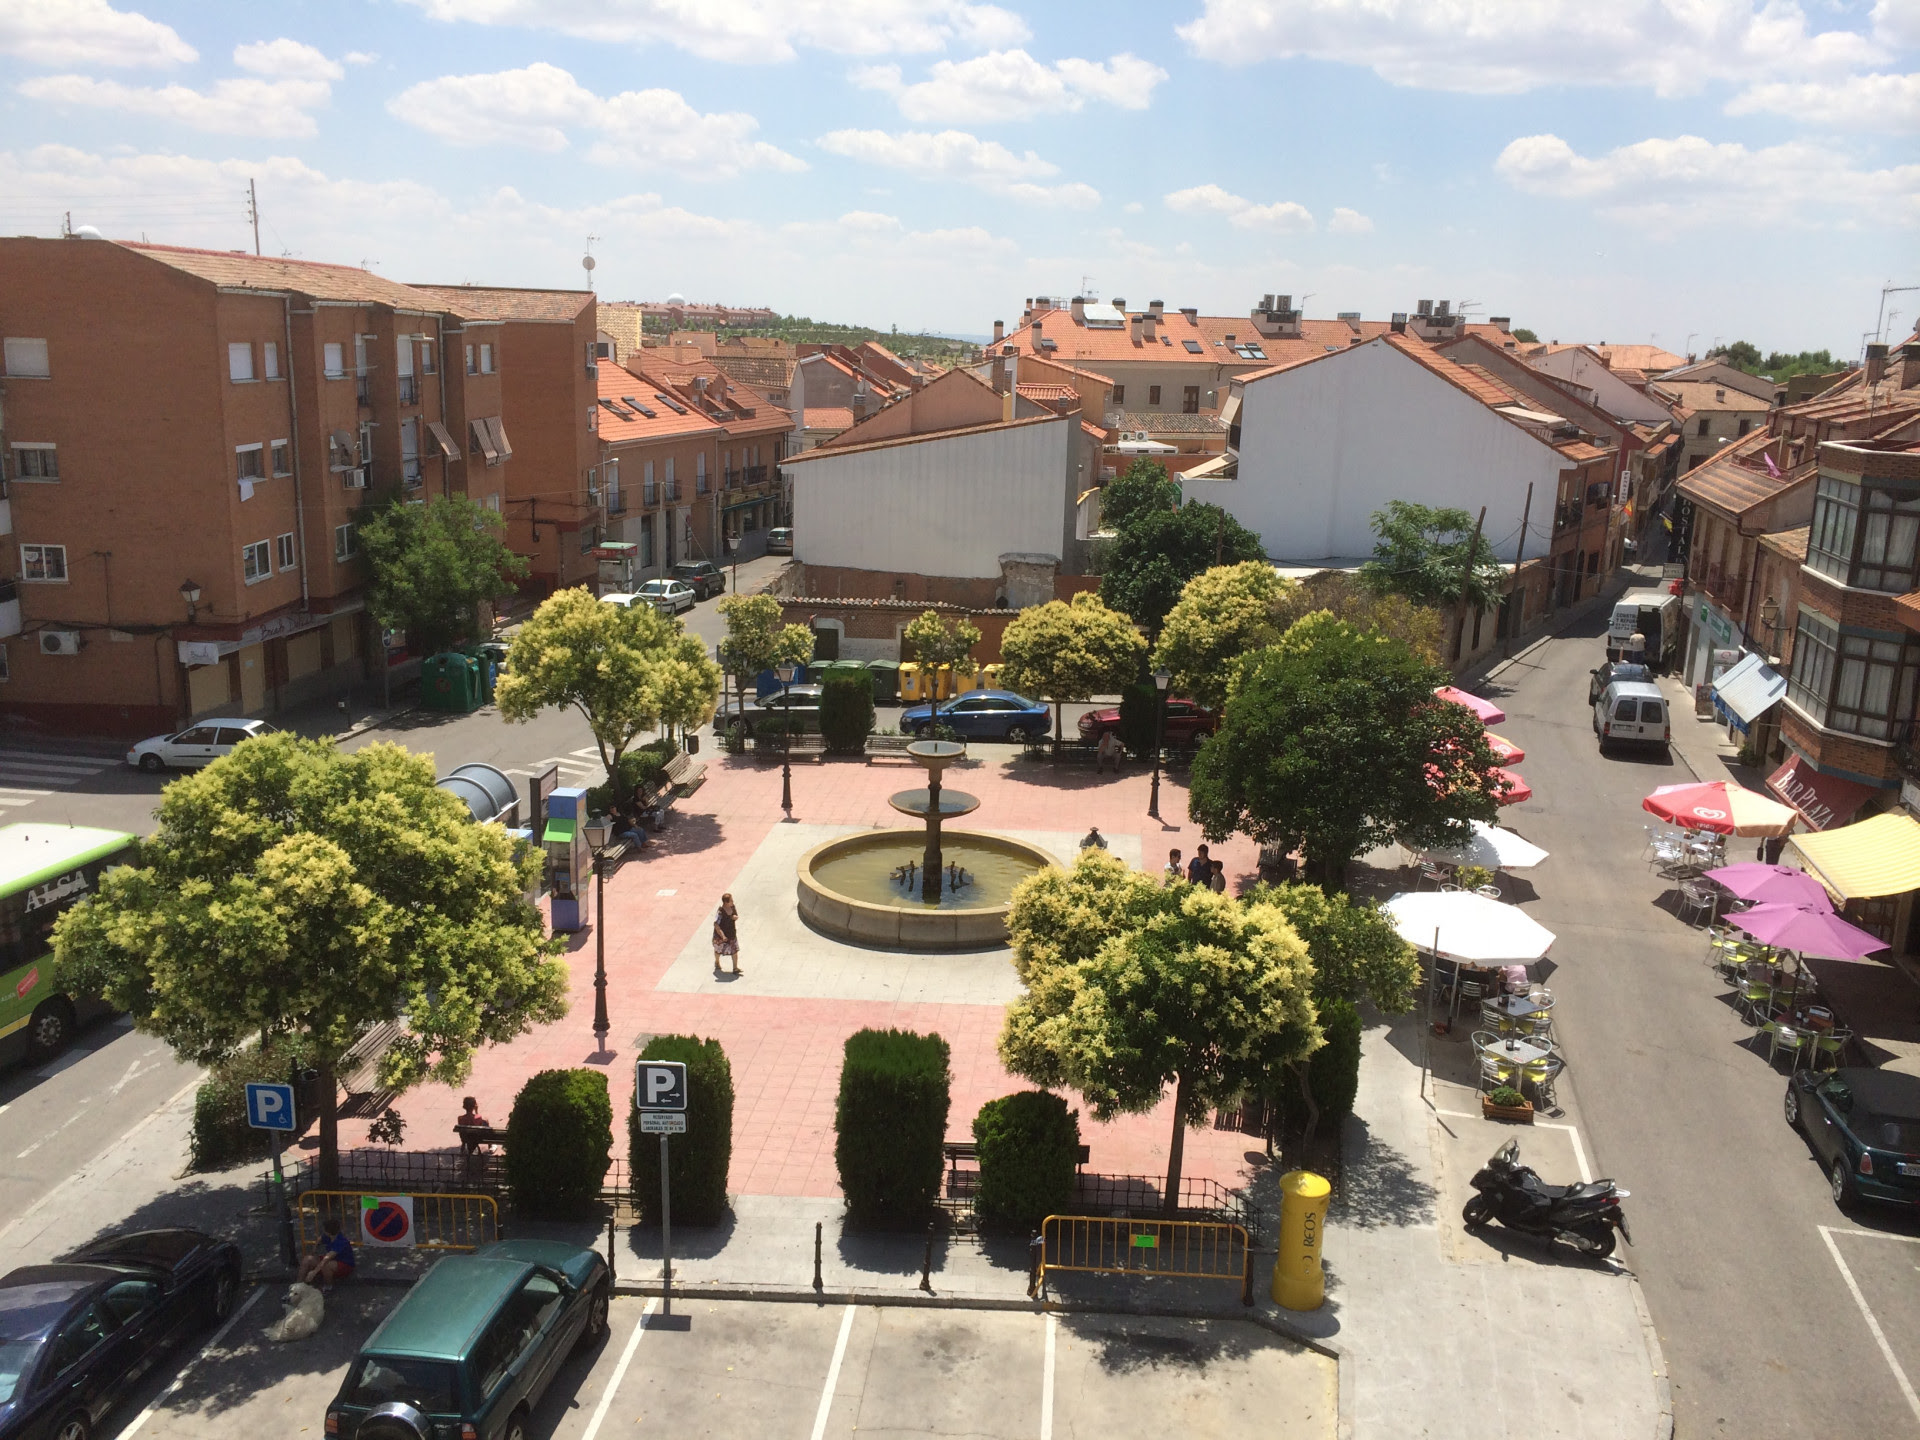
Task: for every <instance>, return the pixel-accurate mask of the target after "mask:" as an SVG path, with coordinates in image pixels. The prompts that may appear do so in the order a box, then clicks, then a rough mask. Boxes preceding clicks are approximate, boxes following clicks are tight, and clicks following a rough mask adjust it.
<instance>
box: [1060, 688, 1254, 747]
mask: <svg viewBox="0 0 1920 1440" xmlns="http://www.w3.org/2000/svg"><path fill="white" fill-rule="evenodd" d="M1165 725H1166V729H1165V731H1164V732H1163V733H1164V735H1165V738H1166V743H1167V744H1169V745H1173V746H1176V747H1190V746H1193V745H1196V744H1198V743H1199V741H1200V737H1201V736H1202V735H1211V734H1212V733H1213V732H1214V731H1215V730H1216V729H1218V728H1219V725H1220V719H1219V717H1218V716H1216V715H1215V714H1214V713H1213V712H1212V711H1211V710H1209V709H1207V708H1206V707H1205V706H1204V705H1196V704H1194V703H1193V701H1191V700H1181V699H1178V698H1170V699H1169V700H1168V701H1167V714H1166V721H1165ZM1109 730H1111V731H1113V732H1115V733H1116V734H1117V733H1118V732H1119V730H1120V712H1119V710H1118V709H1114V710H1089V711H1088V712H1087V713H1086V714H1084V715H1082V716H1081V717H1080V738H1081V739H1082V740H1085V741H1087V742H1088V743H1089V744H1094V743H1097V742H1098V741H1099V739H1100V737H1101V736H1102V735H1104V734H1106V733H1107V732H1108V731H1109Z"/></svg>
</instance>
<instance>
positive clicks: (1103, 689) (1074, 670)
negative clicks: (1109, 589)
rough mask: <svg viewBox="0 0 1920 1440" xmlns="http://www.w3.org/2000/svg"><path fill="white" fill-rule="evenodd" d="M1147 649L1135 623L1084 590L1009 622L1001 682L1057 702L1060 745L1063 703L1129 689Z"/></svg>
mask: <svg viewBox="0 0 1920 1440" xmlns="http://www.w3.org/2000/svg"><path fill="white" fill-rule="evenodd" d="M1146 648H1147V642H1146V641H1144V640H1142V639H1141V638H1140V632H1139V631H1138V630H1136V629H1134V627H1133V622H1132V621H1131V620H1129V619H1128V618H1127V617H1126V616H1125V615H1123V614H1121V613H1120V612H1119V611H1117V610H1109V609H1108V608H1107V607H1106V606H1105V605H1103V604H1101V603H1100V597H1099V596H1098V595H1095V594H1094V593H1093V592H1092V591H1091V590H1082V591H1081V592H1080V593H1079V594H1078V595H1076V596H1074V597H1073V599H1072V601H1070V602H1069V601H1066V600H1049V601H1048V602H1047V603H1046V604H1044V605H1033V606H1029V607H1028V608H1027V609H1025V610H1022V611H1021V612H1020V613H1019V614H1018V615H1016V616H1015V617H1014V618H1013V619H1012V620H1011V621H1010V622H1009V623H1008V625H1007V629H1006V633H1005V634H1004V635H1002V636H1001V637H1000V664H1001V670H1000V678H1001V680H1002V681H1003V682H1004V683H1005V684H1006V686H1007V688H1008V689H1010V690H1019V691H1023V692H1024V693H1026V694H1029V695H1037V696H1040V697H1042V698H1044V699H1047V700H1051V701H1052V702H1053V738H1054V740H1055V741H1056V742H1057V741H1058V740H1059V738H1060V706H1061V702H1063V701H1068V700H1091V699H1092V698H1093V697H1094V696H1095V695H1111V694H1113V693H1115V692H1117V691H1119V690H1121V689H1123V688H1124V687H1125V686H1126V685H1127V683H1128V682H1129V681H1131V680H1132V679H1133V678H1134V675H1135V674H1136V673H1137V672H1138V670H1139V668H1140V656H1141V654H1142V653H1143V652H1144V651H1145V650H1146Z"/></svg>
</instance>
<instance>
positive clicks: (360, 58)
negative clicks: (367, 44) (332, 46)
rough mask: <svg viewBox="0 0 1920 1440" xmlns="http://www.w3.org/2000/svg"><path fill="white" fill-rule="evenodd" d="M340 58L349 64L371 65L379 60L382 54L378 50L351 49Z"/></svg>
mask: <svg viewBox="0 0 1920 1440" xmlns="http://www.w3.org/2000/svg"><path fill="white" fill-rule="evenodd" d="M340 58H341V59H342V60H345V61H346V62H347V64H349V65H371V64H373V62H374V61H376V60H378V59H379V58H380V56H379V53H378V52H377V51H373V50H349V51H347V53H346V54H345V55H342V56H341V57H340Z"/></svg>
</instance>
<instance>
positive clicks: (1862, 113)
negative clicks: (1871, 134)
mask: <svg viewBox="0 0 1920 1440" xmlns="http://www.w3.org/2000/svg"><path fill="white" fill-rule="evenodd" d="M1727 113H1728V114H1729V115H1752V114H1756V113H1767V114H1774V115H1785V116H1788V117H1790V118H1791V119H1794V120H1799V121H1803V122H1805V123H1807V124H1810V125H1819V126H1822V127H1824V128H1826V129H1829V130H1881V131H1888V132H1891V133H1895V134H1911V133H1913V132H1915V131H1920V75H1849V76H1848V77H1847V78H1846V79H1844V80H1804V81H1793V80H1775V81H1770V82H1769V83H1767V84H1764V85H1755V86H1752V87H1751V88H1750V89H1748V90H1746V91H1744V92H1743V93H1741V94H1739V95H1736V96H1734V97H1733V99H1732V100H1730V101H1729V102H1728V103H1727Z"/></svg>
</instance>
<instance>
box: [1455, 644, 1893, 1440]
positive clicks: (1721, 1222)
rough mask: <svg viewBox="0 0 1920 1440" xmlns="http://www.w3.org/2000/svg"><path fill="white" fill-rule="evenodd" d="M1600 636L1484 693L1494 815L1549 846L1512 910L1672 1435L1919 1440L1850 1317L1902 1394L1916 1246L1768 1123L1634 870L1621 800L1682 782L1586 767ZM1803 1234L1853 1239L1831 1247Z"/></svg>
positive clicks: (1722, 1013) (1690, 965) (1746, 1072)
mask: <svg viewBox="0 0 1920 1440" xmlns="http://www.w3.org/2000/svg"><path fill="white" fill-rule="evenodd" d="M1602 625H1603V620H1602V619H1600V618H1595V619H1594V620H1592V621H1590V622H1587V623H1586V624H1584V625H1583V626H1581V627H1579V628H1577V629H1576V630H1575V631H1574V633H1572V634H1571V635H1569V636H1568V637H1566V638H1562V639H1558V640H1554V641H1552V642H1549V643H1548V644H1546V645H1544V646H1541V647H1540V648H1538V649H1536V650H1534V651H1532V652H1531V653H1530V654H1529V655H1528V657H1527V658H1526V659H1525V660H1524V661H1522V662H1520V663H1518V664H1516V665H1514V666H1513V667H1512V668H1510V669H1509V670H1508V671H1506V672H1505V673H1504V674H1503V675H1502V676H1501V678H1500V683H1499V684H1497V685H1495V686H1493V687H1491V688H1489V689H1487V690H1486V691H1485V693H1487V694H1489V695H1492V696H1494V697H1495V698H1496V699H1498V701H1499V703H1500V704H1501V705H1502V706H1503V707H1504V708H1505V709H1506V711H1507V715H1508V719H1507V720H1506V722H1505V723H1503V724H1501V725H1500V726H1498V727H1497V728H1498V730H1499V732H1500V733H1501V734H1503V735H1505V736H1506V737H1508V738H1509V739H1511V740H1514V741H1516V742H1517V743H1519V744H1521V745H1522V746H1524V747H1525V748H1526V751H1527V759H1526V762H1525V763H1524V764H1523V765H1522V766H1521V767H1520V769H1521V770H1522V771H1523V773H1525V774H1526V775H1527V777H1528V779H1529V780H1530V781H1531V782H1532V783H1533V785H1534V795H1535V798H1534V799H1533V800H1532V801H1530V802H1528V803H1527V804H1525V805H1520V806H1516V807H1514V809H1513V810H1511V811H1509V812H1508V815H1507V819H1508V822H1509V823H1510V824H1512V825H1513V826H1514V827H1515V828H1516V829H1518V830H1520V831H1521V832H1522V833H1523V834H1525V835H1526V836H1527V838H1529V839H1531V840H1533V841H1535V842H1537V843H1538V844H1541V845H1543V846H1545V847H1546V848H1547V849H1548V850H1550V851H1551V852H1553V858H1552V859H1551V860H1549V861H1547V862H1546V863H1545V864H1543V865H1542V866H1540V867H1539V868H1538V869H1537V870H1534V871H1531V872H1528V874H1527V879H1529V880H1530V881H1531V882H1532V884H1533V885H1534V886H1535V887H1536V888H1537V890H1538V891H1539V894H1540V897H1541V898H1540V899H1539V900H1537V901H1535V902H1532V903H1530V904H1528V906H1527V909H1528V911H1529V913H1531V914H1533V915H1534V916H1535V917H1536V918H1538V919H1539V920H1540V921H1541V922H1542V923H1543V924H1545V925H1547V926H1548V927H1549V928H1550V929H1552V930H1553V931H1555V932H1556V933H1557V934H1558V936H1559V937H1560V938H1559V943H1558V944H1557V945H1555V947H1554V951H1553V958H1554V961H1555V963H1556V964H1557V966H1558V968H1557V970H1556V971H1555V973H1554V974H1553V976H1552V979H1551V984H1552V987H1553V990H1554V993H1555V998H1556V1002H1557V1003H1556V1005H1555V1009H1554V1014H1555V1024H1556V1026H1557V1028H1558V1029H1559V1031H1560V1035H1561V1038H1562V1041H1563V1043H1564V1045H1565V1048H1566V1051H1567V1054H1568V1057H1569V1063H1570V1069H1569V1081H1563V1082H1562V1087H1563V1090H1564V1088H1565V1087H1566V1086H1567V1084H1568V1083H1571V1086H1572V1088H1573V1089H1574V1090H1575V1092H1576V1093H1577V1095H1578V1097H1579V1100H1580V1106H1581V1112H1582V1115H1583V1119H1584V1122H1585V1127H1586V1133H1587V1135H1588V1137H1589V1139H1590V1141H1591V1142H1592V1146H1593V1151H1594V1166H1595V1169H1596V1171H1597V1173H1599V1174H1602V1175H1611V1176H1614V1177H1616V1178H1617V1179H1618V1180H1619V1181H1620V1182H1621V1183H1622V1184H1624V1185H1626V1186H1627V1187H1628V1188H1629V1189H1630V1190H1632V1192H1633V1198H1632V1199H1631V1200H1630V1201H1629V1202H1628V1205H1627V1210H1628V1216H1629V1223H1630V1224H1631V1225H1632V1227H1633V1235H1634V1240H1635V1242H1636V1243H1635V1245H1634V1246H1633V1248H1632V1250H1631V1251H1630V1252H1628V1253H1627V1258H1628V1260H1629V1262H1630V1263H1631V1264H1632V1265H1633V1267H1634V1269H1635V1270H1636V1271H1637V1273H1638V1274H1639V1275H1640V1277H1641V1279H1642V1281H1643V1283H1644V1285H1645V1288H1646V1294H1647V1299H1648V1304H1649V1307H1650V1308H1651V1310H1652V1313H1653V1318H1654V1322H1655V1324H1656V1326H1657V1328H1658V1330H1659V1333H1660V1337H1661V1340H1662V1342H1663V1345H1664V1347H1665V1350H1666V1357H1667V1360H1668V1363H1669V1365H1670V1367H1671V1369H1672V1376H1673V1392H1674V1404H1675V1413H1676V1433H1677V1434H1679V1435H1681V1436H1684V1437H1689V1440H1691V1437H1699V1436H1713V1435H1755V1436H1757V1435H1782V1436H1784V1435H1816V1434H1826V1433H1830V1432H1831V1431H1833V1430H1834V1429H1835V1427H1836V1426H1837V1427H1840V1428H1843V1429H1845V1430H1846V1431H1847V1432H1849V1433H1853V1434H1860V1435H1876V1436H1892V1435H1915V1434H1920V1405H1916V1404H1914V1403H1913V1397H1912V1394H1911V1392H1910V1391H1907V1390H1905V1389H1904V1388H1903V1386H1902V1384H1901V1382H1900V1381H1899V1380H1898V1379H1897V1378H1896V1376H1895V1373H1894V1371H1893V1369H1892V1368H1891V1367H1890V1365H1889V1363H1888V1360H1887V1358H1886V1356H1885V1355H1883V1353H1882V1351H1881V1348H1880V1346H1879V1344H1878V1343H1877V1342H1876V1340H1875V1338H1874V1335H1873V1332H1872V1329H1871V1328H1870V1325H1869V1321H1868V1319H1867V1318H1866V1310H1869V1309H1870V1310H1871V1311H1872V1313H1873V1314H1874V1316H1875V1317H1876V1320H1877V1322H1878V1324H1879V1325H1880V1327H1881V1329H1882V1332H1883V1333H1884V1334H1885V1335H1886V1336H1887V1337H1888V1345H1889V1346H1890V1348H1891V1352H1892V1354H1893V1356H1894V1358H1895V1359H1896V1360H1897V1361H1898V1362H1899V1363H1900V1365H1901V1366H1902V1367H1903V1368H1904V1371H1905V1374H1906V1375H1907V1376H1910V1377H1914V1378H1915V1379H1917V1380H1920V1335H1916V1333H1915V1330H1914V1329H1913V1325H1912V1321H1913V1318H1914V1316H1915V1314H1916V1303H1915V1300H1914V1296H1915V1269H1914V1267H1915V1264H1916V1262H1920V1245H1916V1244H1914V1243H1912V1238H1913V1237H1914V1236H1915V1235H1916V1234H1917V1233H1920V1232H1917V1231H1916V1230H1915V1229H1914V1228H1912V1227H1911V1226H1910V1225H1909V1224H1908V1223H1907V1222H1905V1221H1903V1220H1900V1219H1889V1217H1887V1216H1885V1215H1879V1214H1869V1213H1866V1212H1862V1213H1860V1214H1858V1215H1854V1216H1846V1215H1842V1214H1841V1213H1840V1212H1839V1211H1838V1210H1836V1209H1835V1207H1834V1205H1833V1202H1832V1200H1831V1199H1830V1198H1829V1196H1828V1193H1827V1187H1826V1183H1825V1181H1824V1179H1823V1177H1822V1176H1821V1174H1820V1172H1819V1169H1818V1168H1817V1166H1816V1165H1815V1163H1814V1162H1813V1160H1812V1159H1811V1157H1810V1153H1809V1151H1808V1149H1807V1147H1806V1145H1805V1144H1804V1143H1803V1141H1802V1140H1801V1139H1800V1137H1799V1136H1798V1135H1797V1134H1795V1133H1794V1132H1793V1131H1792V1130H1790V1129H1789V1128H1788V1127H1787V1126H1786V1124H1785V1123H1784V1121H1783V1120H1782V1117H1781V1097H1782V1095H1783V1093H1784V1090H1785V1082H1784V1079H1783V1077H1782V1076H1781V1075H1780V1074H1779V1073H1776V1072H1775V1071H1773V1070H1771V1069H1770V1068H1769V1067H1768V1065H1767V1063H1766V1059H1765V1057H1764V1054H1760V1053H1756V1052H1755V1051H1754V1050H1753V1049H1752V1048H1750V1045H1749V1036H1750V1034H1751V1032H1750V1031H1749V1030H1748V1028H1747V1027H1746V1026H1745V1025H1744V1024H1743V1023H1742V1022H1741V1020H1740V1018H1739V1016H1738V1015H1737V1013H1736V1012H1735V1010H1734V1009H1733V1007H1732V1006H1731V1005H1730V1004H1729V1003H1728V1002H1727V1000H1726V998H1725V996H1726V987H1725V986H1724V985H1722V984H1720V983H1719V982H1718V980H1717V979H1716V977H1715V976H1714V974H1713V973H1712V972H1711V971H1710V970H1709V969H1708V968H1707V967H1706V965H1705V963H1704V961H1705V943H1704V936H1703V935H1702V933H1701V932H1700V931H1698V930H1695V929H1691V928H1689V927H1687V926H1685V925H1682V924H1681V923H1680V922H1679V920H1677V919H1676V918H1675V917H1674V915H1673V914H1672V913H1671V911H1670V910H1668V909H1663V908H1661V906H1660V904H1659V901H1660V899H1661V896H1662V894H1663V892H1664V891H1666V889H1667V888H1668V887H1667V883H1666V882H1664V881H1662V880H1660V879H1658V878H1657V877H1655V876H1653V875H1651V874H1650V873H1649V872H1648V870H1647V867H1646V866H1645V864H1644V863H1642V861H1641V859H1640V855H1641V851H1642V847H1643V843H1644V840H1645V832H1644V830H1643V828H1642V822H1643V821H1645V820H1648V819H1649V818H1650V817H1648V816H1647V815H1646V814H1645V813H1644V812H1642V811H1641V809H1640V800H1641V798H1642V797H1643V796H1644V795H1646V794H1647V793H1648V792H1649V791H1650V790H1652V788H1653V787H1654V786H1655V785H1658V784H1664V783H1668V782H1670V781H1674V780H1686V779H1691V778H1692V776H1691V774H1690V772H1689V771H1687V769H1686V768H1685V766H1684V764H1683V763H1682V762H1681V761H1680V759H1679V757H1678V754H1677V752H1676V754H1675V756H1674V757H1673V758H1672V759H1671V760H1669V759H1667V758H1666V757H1656V756H1651V755H1645V756H1636V757H1628V756H1625V755H1614V756H1609V757H1607V758H1602V757H1601V756H1600V755H1599V754H1598V752H1597V749H1596V746H1595V743H1594V738H1593V733H1592V728H1591V723H1590V719H1589V712H1588V711H1587V709H1586V708H1585V706H1584V703H1583V702H1584V700H1585V698H1586V691H1587V671H1588V669H1589V668H1590V667H1591V666H1592V665H1594V664H1595V663H1596V662H1597V661H1598V659H1599V658H1600V642H1599V639H1598V635H1599V633H1600V630H1601V628H1602ZM1680 723H1682V724H1691V723H1693V722H1692V721H1691V720H1690V719H1683V720H1682V721H1681V722H1680ZM1740 858H1745V857H1740ZM1822 1227H1827V1228H1828V1229H1829V1230H1839V1231H1847V1232H1854V1233H1842V1234H1837V1235H1835V1236H1834V1237H1833V1238H1832V1239H1831V1240H1830V1239H1829V1236H1828V1235H1827V1234H1826V1233H1823V1230H1822ZM1842 1261H1844V1265H1845V1271H1844V1272H1843V1269H1842V1263H1841V1262H1842ZM1848 1273H1850V1274H1851V1276H1852V1277H1853V1279H1854V1281H1855V1283H1857V1284H1858V1286H1859V1287H1860V1298H1859V1300H1856V1298H1855V1295H1854V1294H1853V1292H1852V1290H1851V1288H1850V1286H1849V1283H1848ZM1863 1307H1865V1309H1863Z"/></svg>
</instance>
